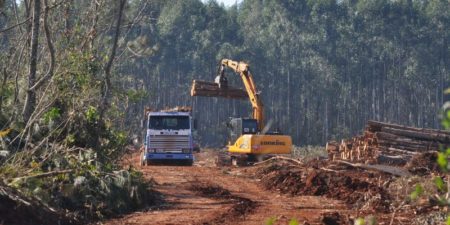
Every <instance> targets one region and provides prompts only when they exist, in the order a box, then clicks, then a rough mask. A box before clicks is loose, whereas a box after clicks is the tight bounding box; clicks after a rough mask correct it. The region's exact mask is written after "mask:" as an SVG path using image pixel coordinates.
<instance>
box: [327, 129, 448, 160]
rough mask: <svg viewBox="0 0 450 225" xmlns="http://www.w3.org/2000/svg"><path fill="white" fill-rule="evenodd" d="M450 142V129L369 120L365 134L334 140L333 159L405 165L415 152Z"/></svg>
mask: <svg viewBox="0 0 450 225" xmlns="http://www.w3.org/2000/svg"><path fill="white" fill-rule="evenodd" d="M446 146H450V131H443V130H435V129H425V128H414V127H407V126H401V125H397V124H389V123H382V122H377V121H368V122H367V126H366V129H365V131H364V134H363V135H360V136H356V137H353V138H351V139H346V140H342V141H341V142H340V143H338V142H336V141H331V142H328V143H327V146H326V149H327V152H328V155H329V158H330V160H347V161H352V162H364V163H380V164H395V165H404V164H405V163H406V162H408V160H410V159H411V158H412V157H413V156H414V155H418V154H421V153H425V152H433V151H438V150H439V149H440V148H443V147H446Z"/></svg>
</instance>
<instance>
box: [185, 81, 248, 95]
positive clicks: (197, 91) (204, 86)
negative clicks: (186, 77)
mask: <svg viewBox="0 0 450 225" xmlns="http://www.w3.org/2000/svg"><path fill="white" fill-rule="evenodd" d="M191 96H206V97H223V98H237V99H245V98H248V94H247V92H246V91H245V90H243V89H239V88H233V87H227V88H219V85H218V84H216V83H214V82H208V81H201V80H194V81H193V82H192V88H191Z"/></svg>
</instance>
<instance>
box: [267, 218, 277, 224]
mask: <svg viewBox="0 0 450 225" xmlns="http://www.w3.org/2000/svg"><path fill="white" fill-rule="evenodd" d="M275 222H277V219H276V218H275V217H270V218H269V219H267V220H266V222H265V223H264V224H265V225H273V224H275Z"/></svg>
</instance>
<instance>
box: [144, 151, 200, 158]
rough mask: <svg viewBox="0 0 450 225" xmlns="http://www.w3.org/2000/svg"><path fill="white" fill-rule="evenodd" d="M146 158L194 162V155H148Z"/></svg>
mask: <svg viewBox="0 0 450 225" xmlns="http://www.w3.org/2000/svg"><path fill="white" fill-rule="evenodd" d="M144 157H145V159H147V160H162V159H167V160H171V159H173V160H194V155H192V154H189V153H147V154H145V155H144Z"/></svg>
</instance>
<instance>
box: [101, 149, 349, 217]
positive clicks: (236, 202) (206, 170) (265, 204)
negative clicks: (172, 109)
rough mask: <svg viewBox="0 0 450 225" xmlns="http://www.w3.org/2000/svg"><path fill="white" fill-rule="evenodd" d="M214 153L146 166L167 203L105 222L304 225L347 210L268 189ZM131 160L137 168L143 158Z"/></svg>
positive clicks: (144, 169)
mask: <svg viewBox="0 0 450 225" xmlns="http://www.w3.org/2000/svg"><path fill="white" fill-rule="evenodd" d="M214 158H215V156H214V153H212V152H204V153H200V154H198V155H197V161H196V163H195V165H194V166H192V167H188V166H176V165H174V166H161V165H159V166H146V167H141V169H142V172H143V173H144V175H145V177H147V178H148V179H154V180H155V181H156V183H157V184H156V190H157V191H159V192H160V193H162V194H163V196H164V199H165V203H164V204H162V205H160V206H157V208H156V209H152V210H148V211H145V212H136V213H133V214H129V215H126V216H124V217H122V218H118V219H114V220H110V221H107V222H106V224H218V223H220V224H258V225H259V224H264V223H265V222H266V221H267V220H268V219H270V218H276V220H277V222H276V224H287V222H288V221H289V220H290V219H292V218H296V219H297V220H298V221H299V222H300V224H303V222H304V221H308V222H309V223H310V224H322V223H321V222H320V220H321V219H320V218H321V215H322V214H323V213H326V212H335V211H339V212H340V213H344V214H345V213H346V211H347V210H346V207H345V205H344V204H343V203H341V202H339V201H336V200H332V199H327V198H323V197H312V196H299V197H290V196H285V195H280V194H278V193H276V192H271V191H267V190H266V189H264V188H262V187H261V185H260V184H258V180H257V179H256V178H253V177H250V176H246V175H245V174H246V173H245V172H246V170H248V169H249V168H230V167H216V166H215V165H214V163H213V159H214ZM129 163H131V164H133V165H134V166H137V167H139V166H138V156H137V155H134V156H133V157H132V158H131V160H129Z"/></svg>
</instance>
